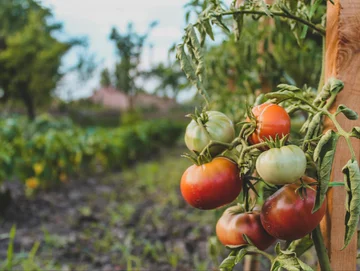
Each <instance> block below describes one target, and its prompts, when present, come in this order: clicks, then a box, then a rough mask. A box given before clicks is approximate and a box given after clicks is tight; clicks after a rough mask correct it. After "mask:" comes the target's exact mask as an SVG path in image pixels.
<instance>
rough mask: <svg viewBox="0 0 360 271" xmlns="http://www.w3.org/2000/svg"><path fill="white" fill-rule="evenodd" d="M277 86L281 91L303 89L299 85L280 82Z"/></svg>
mask: <svg viewBox="0 0 360 271" xmlns="http://www.w3.org/2000/svg"><path fill="white" fill-rule="evenodd" d="M277 88H278V89H279V90H280V91H283V90H289V91H301V89H300V88H298V87H297V86H292V85H288V84H279V85H277Z"/></svg>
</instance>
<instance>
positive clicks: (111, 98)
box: [90, 87, 177, 112]
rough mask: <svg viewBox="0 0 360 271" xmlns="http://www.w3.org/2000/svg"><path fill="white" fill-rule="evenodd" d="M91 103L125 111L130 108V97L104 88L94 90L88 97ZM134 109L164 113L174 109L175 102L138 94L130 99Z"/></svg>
mask: <svg viewBox="0 0 360 271" xmlns="http://www.w3.org/2000/svg"><path fill="white" fill-rule="evenodd" d="M90 100H91V101H92V102H93V103H96V104H100V105H102V106H104V107H106V108H110V109H118V110H120V111H127V110H128V109H129V108H130V104H131V97H129V96H128V95H127V94H125V93H124V92H122V91H119V90H117V89H115V88H113V87H105V88H101V89H99V90H96V91H95V92H94V94H93V95H92V96H91V97H90ZM132 103H133V105H134V107H135V108H145V109H155V110H159V111H162V112H166V111H168V110H169V109H171V108H173V107H176V106H177V104H176V101H175V100H174V99H170V98H162V97H159V96H156V95H152V94H148V93H138V94H136V95H135V96H134V97H132Z"/></svg>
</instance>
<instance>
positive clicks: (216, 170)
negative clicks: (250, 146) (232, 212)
mask: <svg viewBox="0 0 360 271" xmlns="http://www.w3.org/2000/svg"><path fill="white" fill-rule="evenodd" d="M180 188H181V193H182V195H183V197H184V199H185V200H186V202H187V203H189V204H190V205H191V206H193V207H195V208H198V209H203V210H209V209H215V208H218V207H221V206H223V205H225V204H228V203H230V202H232V201H233V200H234V199H236V197H237V196H238V195H239V193H240V191H241V188H242V180H241V178H240V177H239V169H238V167H237V165H236V164H235V163H233V162H232V161H231V160H229V159H227V158H224V157H216V158H214V159H213V160H212V161H211V162H209V163H206V164H203V165H200V166H198V165H192V166H190V167H189V168H188V169H187V170H186V171H185V172H184V174H183V176H182V177H181V184H180Z"/></svg>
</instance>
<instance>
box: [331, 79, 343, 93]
mask: <svg viewBox="0 0 360 271" xmlns="http://www.w3.org/2000/svg"><path fill="white" fill-rule="evenodd" d="M327 84H328V86H329V90H330V92H331V93H333V94H338V93H339V92H340V91H341V90H342V89H343V88H344V83H343V82H342V81H341V80H338V79H336V78H334V77H331V78H330V79H329V80H328V82H327Z"/></svg>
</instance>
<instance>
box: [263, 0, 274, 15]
mask: <svg viewBox="0 0 360 271" xmlns="http://www.w3.org/2000/svg"><path fill="white" fill-rule="evenodd" d="M260 5H261V7H262V8H263V10H264V12H265V13H266V15H267V16H269V17H273V14H272V13H271V12H270V10H269V8H268V6H267V4H266V3H265V1H263V0H260Z"/></svg>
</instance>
